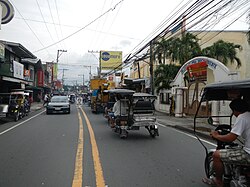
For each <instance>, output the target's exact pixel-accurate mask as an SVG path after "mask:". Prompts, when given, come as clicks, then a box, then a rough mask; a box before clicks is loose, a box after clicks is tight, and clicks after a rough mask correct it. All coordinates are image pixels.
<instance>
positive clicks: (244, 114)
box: [202, 99, 250, 186]
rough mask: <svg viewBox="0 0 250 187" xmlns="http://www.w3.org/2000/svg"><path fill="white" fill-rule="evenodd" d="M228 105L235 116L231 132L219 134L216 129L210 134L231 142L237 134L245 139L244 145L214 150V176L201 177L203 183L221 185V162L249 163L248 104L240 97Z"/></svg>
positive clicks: (249, 125)
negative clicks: (239, 147) (241, 147)
mask: <svg viewBox="0 0 250 187" xmlns="http://www.w3.org/2000/svg"><path fill="white" fill-rule="evenodd" d="M229 106H230V108H231V110H232V112H233V115H234V116H235V117H236V121H235V124H234V126H233V128H232V130H231V132H230V133H228V134H226V135H220V134H219V133H218V131H212V132H211V134H210V135H211V137H213V138H215V139H217V140H219V141H222V142H233V141H234V140H236V138H237V137H238V136H241V137H242V138H243V139H244V140H245V143H244V147H243V149H220V150H216V151H215V152H214V154H213V168H214V171H215V178H212V179H208V178H203V179H202V181H203V182H204V183H206V184H209V185H216V186H223V181H222V176H223V173H224V166H223V162H230V163H236V164H250V112H249V111H248V110H249V107H248V104H247V102H245V101H244V100H242V99H235V100H233V101H232V102H231V103H230V104H229Z"/></svg>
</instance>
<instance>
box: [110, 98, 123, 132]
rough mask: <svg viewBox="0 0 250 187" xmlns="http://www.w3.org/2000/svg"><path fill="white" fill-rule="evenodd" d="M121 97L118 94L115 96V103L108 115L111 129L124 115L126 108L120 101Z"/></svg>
mask: <svg viewBox="0 0 250 187" xmlns="http://www.w3.org/2000/svg"><path fill="white" fill-rule="evenodd" d="M121 99H122V97H121V95H120V94H117V95H116V102H115V104H114V106H113V108H112V113H109V116H110V118H111V127H112V128H113V127H115V120H116V119H117V118H118V117H119V116H120V115H122V114H125V113H126V108H127V107H128V105H127V103H126V102H125V101H122V100H121Z"/></svg>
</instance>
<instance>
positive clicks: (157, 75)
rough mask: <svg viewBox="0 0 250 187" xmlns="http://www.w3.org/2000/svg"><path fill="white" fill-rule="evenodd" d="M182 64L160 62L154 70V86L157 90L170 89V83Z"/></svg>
mask: <svg viewBox="0 0 250 187" xmlns="http://www.w3.org/2000/svg"><path fill="white" fill-rule="evenodd" d="M179 69H180V66H176V65H174V64H160V65H159V66H158V67H157V68H156V70H155V71H154V86H155V88H156V92H157V93H159V91H160V90H162V89H170V88H171V86H170V83H171V81H172V80H173V79H174V77H175V76H176V74H177V72H178V70H179Z"/></svg>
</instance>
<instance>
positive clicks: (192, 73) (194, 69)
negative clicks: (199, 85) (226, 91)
mask: <svg viewBox="0 0 250 187" xmlns="http://www.w3.org/2000/svg"><path fill="white" fill-rule="evenodd" d="M187 70H188V75H189V80H190V81H195V80H201V81H206V80H207V63H206V62H205V61H201V62H198V63H196V64H190V65H188V66H187Z"/></svg>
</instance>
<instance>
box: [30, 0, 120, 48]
mask: <svg viewBox="0 0 250 187" xmlns="http://www.w3.org/2000/svg"><path fill="white" fill-rule="evenodd" d="M122 1H124V0H121V1H119V2H118V3H117V4H116V5H115V6H114V7H113V8H110V9H108V10H107V11H106V12H104V13H103V14H101V15H100V16H98V17H97V18H95V19H94V20H92V21H91V22H90V23H88V24H87V25H85V26H83V27H82V28H80V29H78V30H77V31H75V32H73V33H72V34H70V35H68V36H66V37H64V38H62V39H61V40H59V41H57V42H55V43H52V44H50V45H48V46H46V47H43V48H41V49H39V50H36V51H34V52H33V53H36V52H39V51H42V50H45V49H48V48H50V47H52V46H54V45H56V44H58V43H60V42H62V41H64V40H66V39H68V38H70V37H72V36H74V35H75V34H77V33H79V32H81V31H82V30H84V29H85V28H86V27H88V26H90V25H91V24H93V23H94V22H96V21H97V20H98V19H100V18H101V17H103V16H104V15H106V14H107V13H109V12H111V11H113V10H114V9H115V8H116V6H118V5H119V4H120V3H121V2H122Z"/></svg>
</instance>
